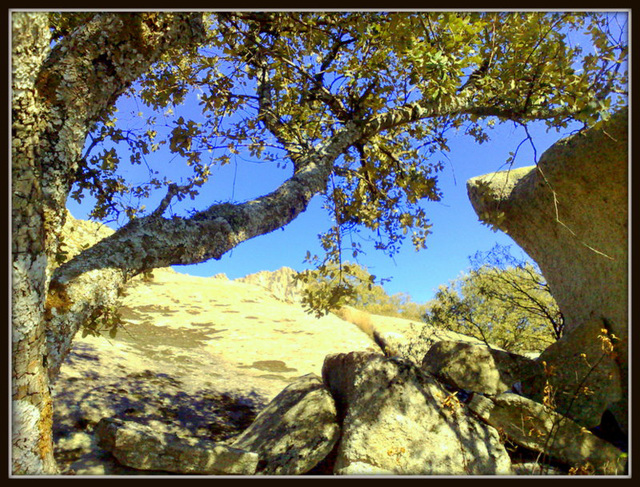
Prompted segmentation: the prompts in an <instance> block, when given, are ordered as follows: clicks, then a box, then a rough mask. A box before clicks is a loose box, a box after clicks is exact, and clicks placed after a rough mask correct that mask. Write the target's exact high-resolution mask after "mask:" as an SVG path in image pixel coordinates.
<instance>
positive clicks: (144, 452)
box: [95, 418, 258, 475]
mask: <svg viewBox="0 0 640 487" xmlns="http://www.w3.org/2000/svg"><path fill="white" fill-rule="evenodd" d="M95 435H96V439H97V443H98V445H99V446H100V447H102V448H104V449H106V450H108V451H110V452H111V453H112V454H113V456H114V457H116V458H117V459H118V461H119V462H120V463H122V464H124V465H127V466H129V467H133V468H137V469H140V470H163V471H167V472H174V473H183V474H211V475H252V474H253V473H255V471H256V466H257V464H258V455H257V454H256V453H252V452H248V451H243V450H241V449H238V448H232V447H230V446H227V445H223V444H219V443H214V442H212V441H207V440H203V439H201V438H181V437H179V436H177V435H173V434H167V433H159V432H157V431H156V430H154V429H153V428H151V427H149V426H146V425H142V424H138V423H134V422H132V421H122V420H118V419H111V418H105V419H102V420H101V421H100V422H99V423H98V425H97V426H96V429H95Z"/></svg>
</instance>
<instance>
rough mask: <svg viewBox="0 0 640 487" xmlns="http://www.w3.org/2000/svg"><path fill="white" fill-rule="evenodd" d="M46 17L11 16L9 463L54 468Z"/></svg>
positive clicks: (21, 469)
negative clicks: (44, 157)
mask: <svg viewBox="0 0 640 487" xmlns="http://www.w3.org/2000/svg"><path fill="white" fill-rule="evenodd" d="M47 31H48V21H47V17H46V15H43V14H38V13H15V14H13V19H12V112H13V113H12V115H13V119H12V136H13V139H12V147H11V158H12V161H11V162H12V190H13V195H12V249H11V250H12V257H13V261H12V294H11V298H12V334H11V345H12V347H11V348H12V364H11V365H12V367H11V378H12V383H11V395H12V412H13V417H12V436H11V442H12V470H13V472H14V473H29V474H43V473H52V472H55V461H54V460H53V443H52V438H51V418H52V409H51V395H50V393H49V385H48V381H47V375H46V372H45V365H44V364H43V357H44V351H45V348H44V347H45V340H44V338H45V335H44V326H43V325H44V306H43V305H44V301H43V299H42V298H43V296H44V294H45V290H46V281H47V275H46V270H47V257H46V253H45V233H44V218H43V204H42V187H41V178H40V174H41V171H40V167H39V161H38V159H37V157H38V154H37V150H36V146H37V143H38V140H39V137H40V136H41V134H42V132H43V130H44V123H43V122H44V120H43V118H42V117H41V113H42V110H43V107H42V104H41V102H40V101H39V99H38V96H37V92H36V89H35V77H36V74H37V72H38V68H39V66H40V64H41V63H42V61H43V60H44V58H45V56H46V54H47V49H48V36H47Z"/></svg>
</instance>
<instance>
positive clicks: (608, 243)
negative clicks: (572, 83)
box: [467, 110, 629, 428]
mask: <svg viewBox="0 0 640 487" xmlns="http://www.w3.org/2000/svg"><path fill="white" fill-rule="evenodd" d="M628 163H629V162H628V112H627V110H622V111H620V112H618V113H616V114H614V115H613V116H612V117H611V118H610V119H609V120H607V121H603V122H600V123H598V124H596V125H595V126H594V127H592V128H590V129H588V130H586V131H584V132H581V133H578V134H575V135H573V136H571V137H568V138H565V139H563V140H561V141H559V142H557V143H556V144H554V145H553V146H552V147H550V148H549V149H548V150H547V151H546V152H545V153H544V154H543V155H542V157H541V158H540V161H539V163H538V165H537V166H535V167H529V168H522V169H517V170H512V171H503V172H498V173H493V174H488V175H485V176H481V177H477V178H473V179H471V180H469V182H468V183H467V189H468V193H469V198H470V200H471V203H472V204H473V206H474V209H475V211H476V213H477V214H478V215H479V217H480V219H481V220H483V221H484V222H486V223H488V224H490V225H493V226H495V227H497V228H499V229H500V230H502V231H504V232H505V233H507V234H509V235H510V236H511V237H512V238H513V239H514V240H515V241H516V242H517V243H518V244H519V245H520V246H521V247H522V248H523V249H524V250H525V251H526V252H527V253H528V254H529V255H530V256H531V257H532V258H533V259H534V260H535V261H536V262H537V263H538V264H539V266H540V269H541V270H542V273H543V274H544V276H545V278H546V279H547V282H548V283H549V286H550V288H551V291H552V293H553V296H554V298H555V299H556V301H557V302H558V306H559V307H560V309H561V311H562V313H563V314H564V317H565V323H566V331H567V332H568V333H567V335H566V337H565V338H563V339H562V341H561V343H560V344H558V350H556V351H554V354H553V355H552V356H551V355H547V356H545V354H542V355H541V356H540V358H539V361H540V362H542V361H546V362H547V364H548V365H552V366H555V367H556V368H557V369H559V370H560V369H570V368H571V367H573V366H574V364H576V363H577V362H579V359H578V358H577V357H576V356H575V355H573V351H572V352H570V353H568V354H566V355H563V354H562V349H563V348H564V347H565V345H564V343H566V342H568V341H573V340H580V341H587V340H589V339H593V338H594V337H593V335H592V334H591V331H590V329H587V328H589V325H588V324H589V323H592V322H594V321H596V322H599V323H600V324H601V325H602V328H606V329H607V330H608V333H609V334H614V335H615V336H616V337H617V341H616V353H615V356H614V355H613V354H612V355H611V356H609V357H607V358H605V359H604V361H602V362H601V363H600V365H602V366H603V367H604V368H605V369H606V370H610V369H614V368H615V369H618V373H617V374H615V377H614V378H613V380H614V381H615V384H614V386H613V387H614V389H615V391H613V393H611V392H612V391H611V390H603V391H602V392H603V393H604V394H605V395H606V397H604V398H598V399H597V400H598V401H600V402H601V403H602V404H603V406H602V407H601V408H599V409H600V410H598V411H596V410H593V411H592V414H591V415H590V417H588V418H585V417H581V418H580V421H581V422H582V423H583V424H585V425H587V426H593V425H596V424H598V423H599V421H600V417H601V415H602V412H603V407H605V406H604V405H605V403H607V404H608V405H609V407H610V408H611V409H612V411H613V412H614V414H615V416H616V419H617V420H618V422H619V423H620V424H621V426H623V427H624V428H627V398H628V390H627V380H628V299H629V294H628V197H629V195H628ZM567 348H570V349H571V348H574V347H571V346H569V345H567ZM581 380H582V379H580V378H579V379H575V380H573V383H572V384H571V385H570V387H574V389H575V387H577V386H578V385H579V383H580V382H581ZM564 386H567V385H566V384H565V385H564ZM564 386H563V387H564ZM592 398H593V397H592ZM594 399H595V398H594ZM558 400H559V401H560V402H562V401H563V396H562V395H560V397H558ZM570 401H573V395H570V396H566V404H559V405H560V406H561V407H565V408H566V407H568V405H569V402H570Z"/></svg>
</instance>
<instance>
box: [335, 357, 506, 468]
mask: <svg viewBox="0 0 640 487" xmlns="http://www.w3.org/2000/svg"><path fill="white" fill-rule="evenodd" d="M323 379H324V381H325V384H327V387H329V389H330V390H331V392H332V394H333V396H334V397H335V398H336V403H337V405H338V409H339V414H340V417H341V418H342V437H341V439H340V443H339V446H338V450H337V456H336V460H335V466H334V473H335V474H338V475H368V474H387V475H495V474H509V473H510V472H511V461H510V459H509V456H508V455H507V452H506V450H505V449H504V446H503V445H502V444H501V443H500V439H499V435H498V433H497V431H496V430H495V429H494V428H492V427H488V426H487V425H485V424H483V423H482V422H480V421H478V420H477V419H475V417H473V416H471V415H470V414H469V413H468V411H467V410H466V407H465V406H464V405H463V404H462V403H460V402H458V401H457V400H456V398H455V395H452V394H449V393H448V392H447V391H446V390H445V388H444V387H443V386H442V385H440V384H439V383H438V382H437V381H436V379H434V378H433V377H431V376H429V375H427V374H425V373H423V372H422V371H420V369H419V368H417V367H416V366H414V365H413V364H412V363H411V362H409V361H404V360H395V359H389V358H385V357H384V356H382V355H380V354H370V353H358V352H353V353H348V354H337V355H332V356H328V357H327V359H326V360H325V363H324V367H323Z"/></svg>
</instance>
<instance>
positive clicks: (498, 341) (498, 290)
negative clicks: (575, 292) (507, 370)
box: [424, 245, 564, 352]
mask: <svg viewBox="0 0 640 487" xmlns="http://www.w3.org/2000/svg"><path fill="white" fill-rule="evenodd" d="M471 262H472V268H471V269H470V270H469V272H467V273H465V274H464V275H462V276H461V277H459V278H458V279H455V280H453V281H452V282H451V283H449V284H448V285H443V286H440V288H439V289H438V291H437V293H436V296H435V298H434V300H433V301H432V302H430V303H428V311H427V312H426V313H425V315H424V320H425V321H426V323H427V324H428V325H431V326H436V327H439V328H445V329H448V330H451V331H455V332H458V333H463V334H465V335H469V336H473V337H476V338H478V339H480V340H482V341H484V342H485V343H487V344H490V345H493V346H497V347H499V348H503V349H505V350H508V351H512V352H523V351H542V350H544V349H545V348H546V347H548V346H549V345H551V344H552V343H553V342H554V341H556V340H557V339H558V338H560V336H562V331H563V329H564V318H563V316H562V313H561V312H560V309H559V308H558V305H557V304H556V302H555V300H554V299H553V296H552V295H551V292H550V289H549V286H548V284H547V282H546V281H545V279H544V277H543V276H542V275H541V273H540V270H539V269H538V267H537V266H536V265H535V264H534V263H532V262H530V261H526V260H518V259H516V258H515V257H513V256H512V255H511V254H510V252H509V248H508V247H503V246H500V245H496V246H495V247H493V249H491V250H490V251H489V252H486V253H481V252H478V253H477V254H476V255H475V256H474V257H473V258H472V259H471Z"/></svg>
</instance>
